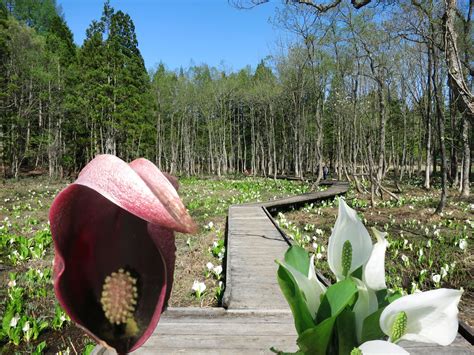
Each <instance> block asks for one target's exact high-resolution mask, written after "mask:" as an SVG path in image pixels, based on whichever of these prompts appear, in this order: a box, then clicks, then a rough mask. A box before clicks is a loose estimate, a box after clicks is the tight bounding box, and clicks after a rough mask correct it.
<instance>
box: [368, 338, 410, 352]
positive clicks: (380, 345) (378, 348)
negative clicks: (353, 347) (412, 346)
mask: <svg viewBox="0 0 474 355" xmlns="http://www.w3.org/2000/svg"><path fill="white" fill-rule="evenodd" d="M359 349H360V350H361V351H362V354H363V355H385V354H409V352H408V351H406V350H405V349H403V348H402V347H401V346H399V345H397V344H393V343H389V342H388V341H384V340H371V341H366V342H365V343H364V344H362V345H361V346H359Z"/></svg>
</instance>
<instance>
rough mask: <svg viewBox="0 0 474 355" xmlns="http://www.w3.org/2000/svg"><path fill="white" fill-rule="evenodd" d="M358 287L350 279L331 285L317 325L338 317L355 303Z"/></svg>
mask: <svg viewBox="0 0 474 355" xmlns="http://www.w3.org/2000/svg"><path fill="white" fill-rule="evenodd" d="M356 294H357V285H356V284H355V283H354V281H352V280H351V279H350V278H347V279H345V280H343V281H339V282H338V283H335V284H333V285H331V286H330V287H329V288H328V289H327V291H326V293H325V294H324V297H323V299H322V301H321V305H320V306H319V310H318V314H317V317H316V319H317V323H320V322H322V321H324V320H325V319H327V318H329V317H337V316H338V315H339V313H341V312H342V311H343V310H344V308H346V306H348V305H350V304H351V303H353V302H354V300H355V296H356Z"/></svg>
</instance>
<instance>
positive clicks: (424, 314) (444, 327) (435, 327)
mask: <svg viewBox="0 0 474 355" xmlns="http://www.w3.org/2000/svg"><path fill="white" fill-rule="evenodd" d="M461 295H462V291H460V290H453V289H447V288H440V289H437V290H431V291H426V292H418V293H414V294H411V295H408V296H404V297H401V298H399V299H397V300H395V301H394V302H392V303H391V304H389V305H388V306H387V307H386V308H385V309H384V311H383V312H382V314H381V315H380V328H381V329H382V331H383V332H384V333H385V334H387V335H388V336H390V335H391V331H392V326H393V323H394V321H395V318H396V317H397V315H398V314H399V313H400V312H405V313H406V315H407V326H406V331H405V334H404V335H403V336H402V337H401V338H400V339H399V340H401V339H405V340H413V341H419V342H424V343H436V344H439V345H449V344H451V343H452V342H453V340H454V339H455V338H456V334H457V332H458V303H459V300H460V299H461Z"/></svg>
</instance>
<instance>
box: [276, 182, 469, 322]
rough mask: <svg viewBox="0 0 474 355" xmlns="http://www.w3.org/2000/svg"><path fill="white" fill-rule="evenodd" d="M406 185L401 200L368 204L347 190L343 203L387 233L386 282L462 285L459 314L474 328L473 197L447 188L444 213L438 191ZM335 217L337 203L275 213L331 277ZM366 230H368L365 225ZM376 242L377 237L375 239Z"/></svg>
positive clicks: (407, 289)
mask: <svg viewBox="0 0 474 355" xmlns="http://www.w3.org/2000/svg"><path fill="white" fill-rule="evenodd" d="M416 185H417V184H416V182H414V183H412V185H406V186H404V189H403V191H404V192H403V193H402V194H400V201H398V202H396V201H394V200H385V201H379V203H378V205H377V207H376V209H372V208H370V207H369V200H368V197H369V196H367V195H361V194H358V193H355V192H354V191H355V190H354V189H352V190H350V191H349V193H348V194H347V196H346V201H347V202H348V204H349V205H350V206H352V207H353V208H355V209H356V210H357V211H358V214H359V216H360V218H361V219H362V221H363V222H364V224H365V225H366V227H367V228H368V229H369V227H375V228H377V229H378V230H380V231H386V232H388V236H387V240H388V241H389V247H388V249H387V252H386V262H385V268H386V275H387V286H388V287H389V288H391V289H393V290H400V291H402V292H403V293H413V292H415V291H416V290H429V289H434V288H439V287H446V288H458V289H459V288H463V289H464V294H463V296H462V299H461V304H460V318H461V319H462V320H464V321H465V322H466V323H468V324H470V325H471V326H474V248H473V244H474V240H473V231H474V200H473V199H472V198H471V199H469V200H467V199H459V198H457V197H454V196H456V195H458V193H457V191H454V190H451V191H450V195H451V196H452V197H451V198H450V199H449V202H448V204H447V207H446V209H445V210H444V213H443V214H442V215H434V211H435V209H436V206H437V203H438V198H439V190H436V189H435V190H432V191H426V190H424V189H422V188H421V187H419V186H418V187H417V186H416ZM336 217H337V203H336V202H335V201H333V202H329V203H322V204H317V205H307V206H305V207H304V208H302V209H300V210H297V211H292V212H288V213H285V214H281V213H280V214H279V215H278V218H277V220H278V223H279V224H280V226H282V227H283V229H284V230H285V231H286V232H287V234H288V235H289V236H290V238H292V239H293V240H294V241H295V242H296V243H298V244H299V245H301V246H303V247H305V248H306V249H307V250H309V251H310V252H312V253H314V254H315V255H316V258H315V259H316V260H317V261H316V268H317V269H319V270H321V271H322V273H323V274H324V275H325V276H326V277H327V278H329V279H331V277H332V273H331V271H330V270H329V267H328V264H327V245H328V239H329V236H330V235H331V228H332V227H333V226H334V223H335V220H336ZM369 231H370V229H369ZM373 239H374V241H375V238H373Z"/></svg>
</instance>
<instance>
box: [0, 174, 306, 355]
mask: <svg viewBox="0 0 474 355" xmlns="http://www.w3.org/2000/svg"><path fill="white" fill-rule="evenodd" d="M67 183H68V182H66V181H60V182H49V181H48V180H42V179H41V178H29V179H21V180H19V181H13V180H7V181H3V182H2V183H1V185H0V186H1V188H0V317H1V329H0V353H1V354H12V353H16V352H18V353H28V354H31V353H38V354H39V353H42V352H48V353H54V352H62V353H63V354H65V353H74V354H75V353H88V352H90V351H91V350H92V349H93V347H94V343H93V342H92V341H91V340H90V339H89V338H88V337H87V336H85V335H84V333H83V332H82V330H80V329H79V328H77V327H76V326H75V325H73V324H72V323H71V322H70V321H69V319H68V317H67V316H66V315H65V314H64V312H63V311H62V310H61V308H60V307H59V306H58V304H57V301H56V299H55V296H54V292H53V288H52V283H51V267H52V260H53V255H54V251H53V246H52V240H51V234H50V232H49V226H48V221H47V214H48V210H49V206H50V205H51V202H52V201H53V199H54V196H56V194H57V193H58V192H59V191H60V190H61V189H63V188H64V187H65V186H66V185H67ZM180 183H181V188H180V191H179V192H180V195H181V197H182V199H183V201H184V203H185V205H186V206H187V208H188V209H189V211H190V214H191V215H192V217H193V218H194V220H195V221H196V223H198V225H199V227H200V228H199V231H198V233H197V234H196V235H186V234H179V233H178V234H177V235H176V244H177V261H176V271H175V283H174V286H173V292H172V295H171V299H170V305H171V306H180V307H185V306H197V307H199V306H201V307H213V306H217V305H218V304H219V301H220V298H221V296H222V292H223V288H224V285H223V283H222V276H223V275H222V258H223V256H224V253H225V248H224V231H225V218H226V214H227V209H228V207H229V205H231V204H237V203H242V202H246V201H266V200H270V199H273V198H276V197H283V196H288V195H293V194H299V193H303V192H306V191H308V189H309V186H308V185H306V184H304V183H300V182H287V181H273V180H270V179H259V178H243V179H222V180H218V179H196V178H185V179H181V180H180ZM211 264H212V265H211ZM194 281H197V282H202V283H204V284H205V285H206V290H205V291H204V292H203V293H201V294H199V295H198V294H196V293H195V292H194V291H193V290H192V286H193V283H194Z"/></svg>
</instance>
